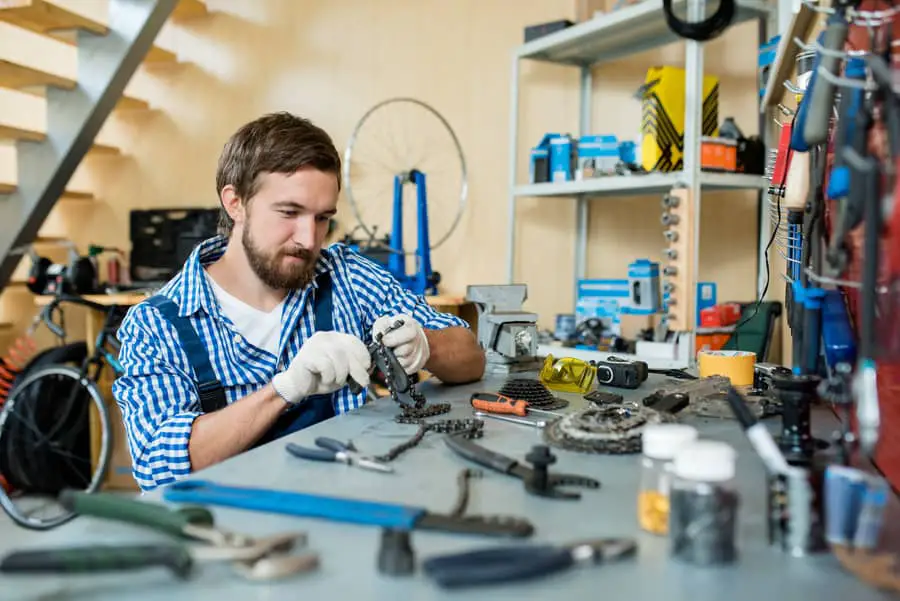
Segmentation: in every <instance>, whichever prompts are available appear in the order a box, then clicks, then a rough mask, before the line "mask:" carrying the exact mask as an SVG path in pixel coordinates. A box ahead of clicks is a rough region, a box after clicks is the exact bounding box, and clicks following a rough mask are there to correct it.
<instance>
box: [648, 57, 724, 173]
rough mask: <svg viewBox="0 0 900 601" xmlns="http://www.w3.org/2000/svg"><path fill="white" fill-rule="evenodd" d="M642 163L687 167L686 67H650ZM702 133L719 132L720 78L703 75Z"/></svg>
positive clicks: (655, 166) (668, 168)
mask: <svg viewBox="0 0 900 601" xmlns="http://www.w3.org/2000/svg"><path fill="white" fill-rule="evenodd" d="M642 97H643V100H642V103H641V104H642V107H641V112H642V117H641V166H642V167H643V168H644V169H646V170H648V171H663V172H669V171H681V170H682V169H683V168H684V110H685V100H684V97H685V71H684V69H681V68H679V67H671V66H662V67H651V68H650V69H648V70H647V77H646V79H645V80H644V86H643V87H642ZM702 115H703V124H702V127H701V132H700V135H701V136H718V134H719V80H718V78H716V77H713V76H712V75H707V76H705V77H704V78H703V111H702Z"/></svg>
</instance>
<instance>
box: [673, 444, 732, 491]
mask: <svg viewBox="0 0 900 601" xmlns="http://www.w3.org/2000/svg"><path fill="white" fill-rule="evenodd" d="M736 458H737V453H736V452H735V450H734V449H733V448H732V447H731V446H730V445H728V444H726V443H724V442H718V441H715V440H695V441H693V442H690V443H687V444H685V445H684V446H682V447H681V448H680V449H679V450H678V452H676V453H675V457H674V461H673V465H672V471H673V472H674V473H675V475H676V476H678V477H680V478H687V479H688V480H703V481H707V482H725V481H727V480H731V479H732V478H734V471H735V470H734V462H735V459H736Z"/></svg>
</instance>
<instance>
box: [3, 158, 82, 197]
mask: <svg viewBox="0 0 900 601" xmlns="http://www.w3.org/2000/svg"><path fill="white" fill-rule="evenodd" d="M18 172H19V166H18V161H17V159H16V147H15V146H14V145H12V144H0V194H10V193H12V192H15V191H16V185H17V183H18ZM65 195H66V196H71V197H72V198H78V199H82V200H84V199H88V198H93V194H92V193H91V192H90V191H89V190H84V189H78V188H70V189H68V190H66V192H65ZM0 202H3V201H2V199H0Z"/></svg>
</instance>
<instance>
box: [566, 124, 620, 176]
mask: <svg viewBox="0 0 900 601" xmlns="http://www.w3.org/2000/svg"><path fill="white" fill-rule="evenodd" d="M618 164H619V139H618V138H617V137H616V136H613V135H590V136H581V139H580V140H578V168H577V171H576V179H579V180H581V179H590V178H592V177H598V176H602V175H615V174H616V167H617V166H618Z"/></svg>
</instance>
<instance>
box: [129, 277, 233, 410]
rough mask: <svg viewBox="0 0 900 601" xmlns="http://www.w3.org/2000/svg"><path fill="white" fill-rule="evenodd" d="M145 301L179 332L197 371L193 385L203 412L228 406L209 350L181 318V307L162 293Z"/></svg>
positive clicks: (186, 351) (187, 322) (190, 361)
mask: <svg viewBox="0 0 900 601" xmlns="http://www.w3.org/2000/svg"><path fill="white" fill-rule="evenodd" d="M145 302H147V303H150V304H151V305H153V306H154V307H156V308H157V309H158V310H159V312H160V314H161V315H162V316H163V317H165V318H166V319H167V320H168V321H169V323H171V324H172V326H173V327H174V328H175V331H176V332H178V338H179V340H180V342H181V348H182V349H184V352H185V353H186V354H187V357H188V362H189V363H190V364H191V367H192V368H193V370H194V377H195V378H196V381H195V382H194V385H195V386H196V387H197V394H198V395H199V396H200V407H201V409H203V412H204V413H212V412H213V411H216V410H218V409H222V408H223V407H225V406H226V405H227V404H228V401H227V400H226V398H225V388H224V387H223V386H222V383H221V382H219V380H218V378H216V373H215V372H214V371H213V368H212V364H211V363H210V362H209V355H208V354H207V352H206V347H205V346H204V344H203V343H202V342H201V341H200V337H199V336H198V335H197V332H196V331H195V330H194V327H193V326H192V325H191V322H190V320H189V319H188V318H187V317H182V316H181V315H179V314H178V305H176V304H175V303H174V302H172V301H171V300H170V299H168V298H167V297H165V296H163V295H161V294H157V295H155V296H151V297H150V298H148V299H147V300H146V301H145Z"/></svg>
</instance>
